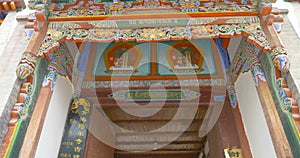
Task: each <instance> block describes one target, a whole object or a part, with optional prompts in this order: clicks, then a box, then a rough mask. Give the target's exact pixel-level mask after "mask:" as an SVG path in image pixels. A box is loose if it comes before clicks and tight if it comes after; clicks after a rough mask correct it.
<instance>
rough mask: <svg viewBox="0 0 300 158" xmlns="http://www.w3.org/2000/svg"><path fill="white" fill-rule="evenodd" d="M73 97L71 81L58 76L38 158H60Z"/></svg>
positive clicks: (41, 138) (40, 142)
mask: <svg viewBox="0 0 300 158" xmlns="http://www.w3.org/2000/svg"><path fill="white" fill-rule="evenodd" d="M71 97H72V86H71V83H70V81H69V80H68V79H67V78H65V77H61V76H58V77H57V80H56V85H55V87H54V90H53V95H52V97H51V101H50V104H49V108H48V111H47V115H46V117H45V122H44V126H43V129H42V133H41V137H40V140H39V143H38V147H37V151H36V154H35V157H36V158H54V157H57V156H58V152H59V148H60V143H61V139H62V136H63V132H64V127H65V122H66V118H67V114H68V109H69V104H70V101H71ZM37 106H38V105H37Z"/></svg>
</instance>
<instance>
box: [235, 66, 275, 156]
mask: <svg viewBox="0 0 300 158" xmlns="http://www.w3.org/2000/svg"><path fill="white" fill-rule="evenodd" d="M235 88H236V93H237V99H238V103H239V108H240V112H241V116H242V121H243V124H244V128H245V132H246V135H247V138H248V140H249V145H250V149H251V152H252V155H253V157H254V158H276V153H275V150H274V146H273V143H272V139H271V135H270V132H269V129H268V126H267V122H266V119H265V116H264V113H263V110H262V105H261V102H260V100H259V96H258V93H257V91H256V87H255V84H254V82H253V79H252V75H251V73H250V72H247V73H243V74H241V75H240V77H239V78H238V80H237V82H236V84H235ZM242 143H243V142H242Z"/></svg>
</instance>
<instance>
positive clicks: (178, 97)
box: [108, 89, 201, 102]
mask: <svg viewBox="0 0 300 158" xmlns="http://www.w3.org/2000/svg"><path fill="white" fill-rule="evenodd" d="M200 95H201V94H200V93H198V92H195V91H193V90H189V89H167V90H166V89H152V90H149V89H139V90H121V91H115V92H113V93H112V94H110V95H108V97H110V98H114V99H115V100H118V101H125V102H126V101H135V102H136V101H141V102H143V101H189V100H193V99H196V98H198V97H200Z"/></svg>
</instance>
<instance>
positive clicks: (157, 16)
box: [49, 12, 259, 22]
mask: <svg viewBox="0 0 300 158" xmlns="http://www.w3.org/2000/svg"><path fill="white" fill-rule="evenodd" d="M258 15H259V12H198V13H175V14H152V15H151V14H144V15H114V16H111V15H100V16H78V17H58V18H56V17H49V21H51V22H58V21H92V20H120V19H122V20H132V19H168V18H204V17H234V16H241V17H242V16H258Z"/></svg>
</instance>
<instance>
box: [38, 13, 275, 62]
mask: <svg viewBox="0 0 300 158" xmlns="http://www.w3.org/2000/svg"><path fill="white" fill-rule="evenodd" d="M177 20H180V19H177ZM199 20H200V21H199ZM205 20H207V22H206V23H205V22H204V21H205ZM241 20H242V23H240V24H232V22H234V21H235V20H234V19H231V20H228V21H227V22H228V23H231V24H222V25H216V24H215V25H210V24H209V21H210V20H209V19H198V20H197V19H196V20H195V19H190V20H188V21H187V22H186V23H187V24H182V23H180V24H176V25H182V26H173V27H170V26H168V27H166V26H159V25H162V24H161V23H160V24H157V25H158V26H157V27H152V28H144V27H141V28H126V27H128V25H130V22H129V23H128V22H127V23H128V24H127V25H126V24H125V25H123V27H120V28H119V27H118V25H122V24H124V21H123V23H122V22H120V21H119V22H118V21H108V22H106V23H107V24H112V25H110V26H108V25H104V22H105V21H94V22H89V24H90V25H89V27H84V26H86V23H74V22H69V23H62V22H53V23H50V24H49V28H48V31H47V34H46V37H45V39H44V41H43V42H42V46H41V49H40V51H39V52H38V54H37V55H38V56H43V55H44V54H48V53H50V52H51V51H53V50H54V49H56V48H57V47H58V46H59V43H60V42H62V41H64V40H68V41H72V40H74V41H79V42H88V41H89V42H111V41H129V40H130V41H132V40H135V41H137V42H151V41H164V40H182V39H199V38H217V37H226V38H230V37H231V36H234V35H243V36H246V37H248V39H249V41H250V42H252V43H254V44H255V45H256V46H258V47H260V48H261V49H264V50H266V51H270V46H269V43H268V41H267V39H266V36H265V34H264V33H263V31H262V29H261V26H260V24H259V23H258V22H259V19H258V18H245V19H243V18H242V19H241ZM247 21H256V22H257V23H251V22H247ZM144 22H145V21H144ZM148 22H149V21H148ZM150 22H153V20H152V21H151V20H150ZM154 22H156V21H154ZM160 22H161V21H160ZM199 23H203V24H202V25H199ZM91 25H92V26H91ZM142 25H143V24H142ZM99 26H102V27H99Z"/></svg>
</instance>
